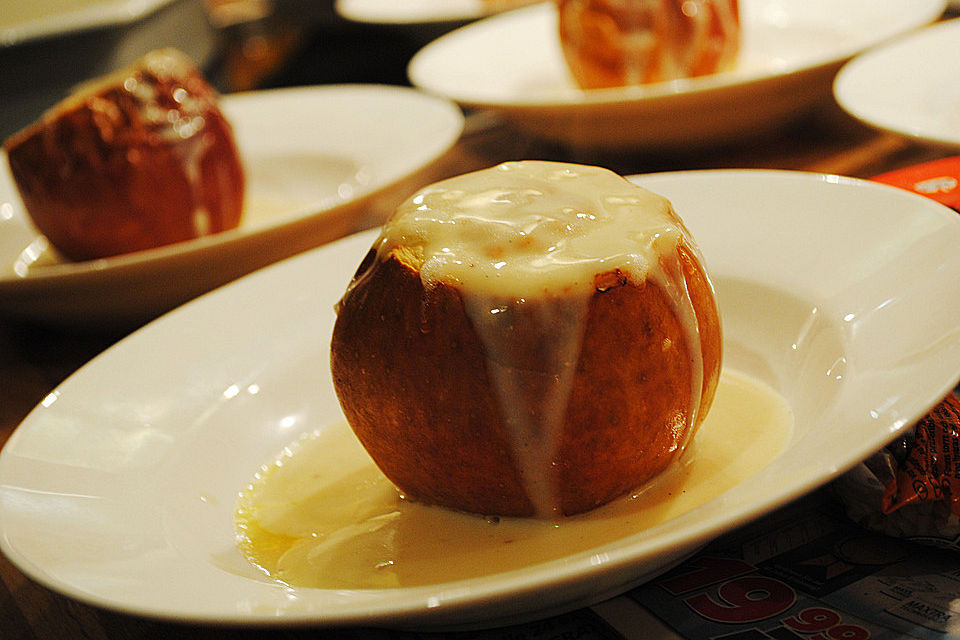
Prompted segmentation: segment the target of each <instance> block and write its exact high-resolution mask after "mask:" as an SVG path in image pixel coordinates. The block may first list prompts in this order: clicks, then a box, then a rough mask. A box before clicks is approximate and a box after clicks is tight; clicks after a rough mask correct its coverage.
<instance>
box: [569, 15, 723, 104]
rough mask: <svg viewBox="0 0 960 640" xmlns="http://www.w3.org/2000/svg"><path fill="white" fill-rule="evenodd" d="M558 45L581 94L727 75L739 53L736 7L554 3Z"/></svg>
mask: <svg viewBox="0 0 960 640" xmlns="http://www.w3.org/2000/svg"><path fill="white" fill-rule="evenodd" d="M556 1H557V7H558V12H559V17H558V22H559V35H560V44H561V47H562V49H563V54H564V57H565V58H566V61H567V65H568V67H569V68H570V72H571V74H572V75H573V77H574V79H575V80H576V81H577V84H579V85H580V87H581V88H583V89H599V88H605V87H621V86H631V85H641V84H648V83H651V82H663V81H667V80H677V79H680V78H690V77H694V76H702V75H707V74H710V73H716V72H718V71H725V70H728V69H730V68H731V67H732V66H733V64H734V62H735V61H736V58H737V53H738V51H739V49H740V13H739V4H738V1H737V0H556Z"/></svg>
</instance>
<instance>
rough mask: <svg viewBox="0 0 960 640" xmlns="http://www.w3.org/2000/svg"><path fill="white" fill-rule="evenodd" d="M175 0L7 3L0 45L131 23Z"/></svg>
mask: <svg viewBox="0 0 960 640" xmlns="http://www.w3.org/2000/svg"><path fill="white" fill-rule="evenodd" d="M171 2H174V0H31V1H30V2H6V3H4V7H3V12H2V13H0V46H8V45H11V44H19V43H22V42H26V41H29V40H34V39H38V38H48V37H51V36H59V35H64V34H68V33H75V32H77V31H85V30H88V29H97V28H104V27H115V26H120V25H128V24H131V23H134V22H137V21H139V20H140V19H142V18H143V17H144V16H147V15H149V14H151V13H153V12H154V11H157V10H159V9H160V8H162V7H164V6H165V5H168V4H170V3H171Z"/></svg>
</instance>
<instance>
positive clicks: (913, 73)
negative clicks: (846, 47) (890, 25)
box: [834, 19, 960, 148]
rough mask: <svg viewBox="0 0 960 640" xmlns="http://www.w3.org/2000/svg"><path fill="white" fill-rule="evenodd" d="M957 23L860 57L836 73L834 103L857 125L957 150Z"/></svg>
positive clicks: (938, 26) (959, 23)
mask: <svg viewBox="0 0 960 640" xmlns="http://www.w3.org/2000/svg"><path fill="white" fill-rule="evenodd" d="M958 60H960V19H954V20H948V21H945V22H941V23H938V24H936V25H933V26H930V27H927V28H926V29H922V30H920V31H918V32H916V33H912V34H910V35H907V36H905V37H903V38H900V39H898V40H896V41H894V42H891V43H888V44H886V45H884V46H882V47H878V48H876V49H873V50H871V51H868V52H867V53H864V54H862V55H860V56H858V57H857V58H855V59H854V60H852V61H850V62H849V63H848V64H847V65H845V66H844V67H843V69H841V70H840V73H838V74H837V79H836V82H835V83H834V94H835V95H836V98H837V102H838V103H839V104H840V106H841V107H843V108H844V109H845V110H846V111H847V112H848V113H850V114H851V115H852V116H854V117H856V118H859V119H860V120H861V121H863V122H865V123H867V124H869V125H871V126H874V127H877V128H879V129H884V130H886V131H892V132H894V133H897V134H900V135H903V136H906V137H908V138H912V139H914V140H916V141H917V142H927V143H933V144H938V145H944V146H949V147H957V148H960V74H958V73H957V69H958V65H957V61H958Z"/></svg>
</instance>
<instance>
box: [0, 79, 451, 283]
mask: <svg viewBox="0 0 960 640" xmlns="http://www.w3.org/2000/svg"><path fill="white" fill-rule="evenodd" d="M324 98H328V99H329V100H331V101H332V100H345V101H347V102H351V101H353V100H358V99H359V100H377V101H378V102H382V103H384V104H385V105H391V104H392V105H393V106H394V107H395V109H394V118H395V120H396V125H397V127H398V128H399V127H403V126H404V124H405V123H409V122H410V120H409V118H410V117H411V116H410V113H409V110H410V109H415V110H416V112H415V114H414V115H415V116H416V117H417V118H421V119H426V118H429V120H430V122H431V123H432V125H433V126H432V127H431V130H430V131H429V132H425V133H424V135H423V136H422V137H421V138H420V139H419V140H418V141H417V143H416V144H415V145H407V146H405V147H404V148H402V149H396V150H394V151H392V152H391V153H390V154H389V157H387V156H386V155H384V156H383V157H377V156H376V155H373V154H370V155H369V156H367V157H362V156H361V155H360V154H359V152H356V154H355V159H356V160H357V161H358V162H361V163H363V164H366V165H370V166H372V167H373V168H374V171H373V174H374V175H373V179H372V180H371V181H370V182H369V183H367V184H365V185H362V186H358V188H356V189H355V190H354V191H353V192H352V193H351V194H350V195H349V196H348V197H340V196H337V195H334V194H331V195H330V197H328V198H327V199H326V200H325V201H322V202H318V203H316V205H314V206H310V207H307V208H305V209H301V210H299V211H295V212H292V213H289V214H286V215H278V216H276V217H274V218H272V219H271V220H269V221H264V222H263V223H258V224H257V225H255V226H248V225H245V224H244V223H243V222H241V224H240V226H239V227H237V228H235V229H230V230H228V231H223V232H221V233H216V234H213V235H209V236H204V237H201V238H196V239H194V240H188V241H185V242H180V243H176V244H172V245H167V246H163V247H157V248H155V249H148V250H145V251H138V252H135V253H128V254H123V255H119V256H112V257H109V258H100V259H96V260H87V261H83V262H62V263H56V264H51V265H45V266H43V267H40V268H33V269H30V270H29V271H28V272H27V274H26V275H25V276H18V275H14V274H8V273H3V274H0V294H2V292H3V290H4V289H5V288H8V287H9V288H16V287H18V286H21V285H23V284H31V285H33V284H42V283H43V282H68V281H70V280H74V279H78V278H80V277H85V276H89V275H91V274H107V273H109V272H111V271H114V270H120V269H129V268H138V269H149V268H151V266H152V265H153V264H156V263H162V262H164V261H167V260H171V259H179V258H181V257H183V256H184V255H187V254H191V253H196V252H200V251H206V250H208V249H209V248H211V247H217V246H223V245H227V244H237V243H243V242H247V241H249V240H251V239H253V238H255V237H256V236H258V235H261V234H266V233H268V232H270V231H271V230H273V229H277V228H280V227H284V226H287V225H290V224H293V223H296V222H298V221H300V220H303V219H304V218H308V217H313V216H323V215H324V214H325V213H326V212H328V211H331V210H333V209H336V208H339V207H342V206H345V205H349V204H351V203H353V202H355V201H358V200H361V199H363V198H367V197H370V196H371V195H373V194H375V193H378V192H381V191H383V190H385V189H387V188H389V187H390V186H392V185H393V184H395V183H397V182H399V181H400V180H402V179H403V178H405V177H407V176H409V175H412V174H413V173H415V172H416V171H417V170H419V169H422V168H423V167H425V166H427V165H428V164H429V163H430V162H431V161H433V160H435V159H436V158H438V157H439V156H440V155H442V154H443V153H444V152H445V151H447V150H448V149H450V148H451V147H452V146H453V145H454V144H455V143H456V141H457V139H458V138H459V137H460V134H461V132H462V131H463V124H464V120H463V115H462V113H461V112H460V110H459V108H458V107H456V105H454V104H453V103H451V102H449V101H447V100H445V99H443V98H438V97H434V96H429V95H426V94H424V93H423V92H420V91H416V90H414V89H409V88H406V87H399V86H388V85H349V84H348V85H327V86H319V87H297V88H289V89H272V90H267V91H255V92H249V93H237V94H230V95H226V96H223V97H222V98H221V108H222V110H223V111H224V113H225V114H226V115H227V117H228V119H229V120H230V121H231V124H232V125H233V128H234V130H235V132H236V133H237V137H238V139H240V138H242V137H243V136H247V135H251V133H252V132H251V131H248V129H249V128H250V127H251V125H254V124H255V123H256V120H257V118H260V117H263V111H262V110H263V109H264V107H266V108H267V109H270V108H274V109H276V108H277V107H279V106H280V104H282V103H288V104H289V103H292V104H296V103H305V102H307V101H313V100H323V99H324ZM326 115H327V117H330V118H332V117H336V115H337V114H334V113H327V114H326ZM348 117H349V119H350V120H353V118H354V117H355V116H353V115H350V116H348ZM251 121H252V122H251ZM294 124H295V123H291V126H293V125H294ZM342 124H344V123H343V122H334V123H332V124H331V125H330V126H338V125H342ZM357 135H363V133H362V131H358V133H357ZM389 147H390V145H389V144H383V145H382V148H384V149H388V148H389ZM314 151H316V152H318V153H319V152H323V151H325V148H324V143H323V141H322V140H319V141H317V142H316V146H315V148H314ZM337 151H340V152H345V151H346V150H344V149H338V150H337ZM243 153H244V150H243V149H242V148H241V155H243ZM0 170H3V171H5V172H7V173H9V166H8V165H7V162H6V154H4V153H2V152H0ZM11 184H12V183H11ZM5 200H6V201H7V202H10V203H11V204H13V206H15V207H17V208H18V211H17V216H18V217H19V218H20V219H24V220H25V219H26V214H25V213H23V211H22V207H23V205H22V203H21V202H20V198H19V195H17V194H16V193H5V192H0V203H3V202H4V201H5ZM0 213H2V212H0ZM0 221H2V219H0ZM6 224H10V222H7V223H6ZM24 247H26V245H24Z"/></svg>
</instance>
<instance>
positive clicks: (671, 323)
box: [331, 243, 722, 516]
mask: <svg viewBox="0 0 960 640" xmlns="http://www.w3.org/2000/svg"><path fill="white" fill-rule="evenodd" d="M677 254H678V255H677V256H676V257H677V260H678V262H677V264H679V265H680V267H681V271H682V273H683V277H684V280H685V283H686V287H687V289H688V292H689V296H690V299H691V301H692V303H693V308H694V310H695V314H696V318H697V323H698V326H699V345H691V344H688V340H687V338H685V335H684V330H683V326H682V323H681V321H680V319H679V318H677V317H676V315H675V312H674V311H673V307H672V304H671V302H670V299H669V297H668V296H667V294H666V293H665V292H664V291H663V290H662V289H661V287H660V286H659V285H657V284H655V283H654V282H652V281H645V282H640V283H635V282H630V281H629V279H628V278H627V277H626V276H624V275H623V274H621V273H620V272H619V271H615V272H610V273H604V274H598V275H597V276H596V277H595V280H594V283H595V290H594V292H593V294H592V296H591V297H590V299H589V303H588V310H587V313H586V317H585V320H584V322H585V323H586V324H585V327H584V333H583V339H582V345H581V349H580V354H579V358H578V359H577V362H576V365H575V367H576V368H575V373H574V375H573V379H572V384H571V386H570V389H569V392H568V393H565V394H564V396H565V398H566V399H565V401H564V402H565V404H566V406H565V412H564V418H563V420H562V427H561V429H560V432H559V438H560V440H559V443H558V446H557V447H556V449H555V451H556V452H557V453H556V457H555V459H554V460H552V461H551V464H550V467H551V470H550V471H549V473H550V474H551V481H552V483H553V489H554V491H555V494H556V496H557V499H558V501H559V504H558V508H557V511H556V513H555V514H554V515H573V514H577V513H581V512H584V511H587V510H590V509H593V508H595V507H597V506H599V505H601V504H604V503H606V502H608V501H610V500H612V499H614V498H616V497H618V496H621V495H623V494H625V493H627V492H629V491H631V490H633V489H636V488H638V487H639V486H641V485H642V484H643V483H644V482H646V481H648V480H650V479H651V478H653V477H654V476H655V475H657V474H658V473H660V472H661V471H663V470H664V469H665V468H666V467H667V466H668V465H669V464H670V463H671V462H672V461H673V460H675V458H676V457H677V455H678V454H679V452H680V451H681V450H682V448H683V445H684V443H685V442H686V440H687V438H688V436H689V435H690V434H691V433H692V431H693V430H695V429H696V427H697V426H699V423H700V422H701V421H702V420H703V418H704V416H705V415H706V413H707V410H708V408H709V406H710V404H711V402H712V399H713V396H714V392H715V390H716V386H717V382H718V379H719V375H720V366H721V358H722V353H721V350H722V339H721V327H720V319H719V315H718V311H717V306H716V301H715V298H714V294H713V289H712V286H711V284H710V282H709V280H708V278H707V276H706V274H705V272H704V270H703V267H702V266H701V264H700V262H699V260H698V259H697V257H696V254H695V253H694V252H693V251H691V250H690V249H689V248H688V247H687V246H686V245H684V244H682V243H681V244H680V245H678V248H677ZM557 304H561V305H562V304H563V301H557V300H555V299H544V300H539V301H538V300H536V299H526V300H524V301H523V303H522V304H519V303H518V304H515V305H513V306H509V305H508V312H507V313H503V314H500V315H501V316H503V318H504V320H503V326H502V331H501V334H500V335H501V336H502V340H501V341H498V343H497V344H498V347H497V352H491V350H490V349H489V348H488V347H487V346H485V345H484V342H483V340H481V339H480V337H478V334H477V332H476V331H475V329H474V326H473V325H472V323H471V320H470V318H469V315H468V313H467V311H466V310H465V307H464V302H463V298H462V296H461V294H460V292H459V291H458V289H457V288H456V287H455V286H451V285H445V284H442V283H441V284H437V285H432V286H430V287H429V288H425V287H424V285H423V284H422V282H421V278H420V275H419V273H418V272H417V269H416V267H415V266H412V265H411V263H410V261H409V260H406V259H405V256H404V255H402V253H397V252H393V253H391V254H390V255H388V256H384V257H378V256H377V254H376V253H375V252H374V251H371V252H370V254H368V255H367V257H366V258H365V260H364V261H363V263H362V264H361V265H360V268H359V269H358V271H357V274H356V276H355V278H354V281H353V282H352V283H351V285H350V287H349V289H348V291H347V294H346V295H345V296H344V298H343V300H342V301H341V303H340V304H339V306H338V316H337V320H336V324H335V327H334V332H333V337H332V342H331V366H332V372H333V379H334V385H335V388H336V391H337V394H338V397H339V399H340V402H341V405H342V407H343V410H344V413H345V415H346V418H347V420H348V422H349V423H350V425H351V426H352V427H353V429H354V431H355V432H356V434H357V437H358V438H359V439H360V441H361V443H362V444H363V445H364V447H365V448H366V449H367V451H368V452H369V453H370V455H371V457H372V458H373V459H374V461H375V462H376V463H377V464H378V466H379V467H380V468H381V469H382V470H383V472H384V473H385V474H386V476H387V477H388V478H390V480H392V481H393V482H394V484H396V485H397V487H398V488H399V489H400V490H401V492H403V493H404V494H405V495H406V496H407V497H409V498H411V499H414V500H418V501H421V502H424V503H428V504H437V505H442V506H446V507H450V508H454V509H459V510H463V511H468V512H474V513H479V514H486V515H504V516H532V515H543V514H541V513H536V510H535V507H534V504H533V503H532V501H531V499H530V498H529V497H528V495H527V493H526V490H525V486H526V485H525V483H524V480H523V478H522V477H521V471H520V469H519V468H518V464H517V460H516V456H515V451H514V447H515V442H514V441H513V439H512V436H511V435H510V431H509V430H508V429H507V428H506V426H505V422H504V420H505V418H504V410H503V409H504V408H503V406H502V403H501V402H500V400H499V399H498V393H497V392H496V390H495V389H494V385H493V383H492V380H491V364H496V365H497V366H506V367H508V368H511V369H513V370H514V371H517V372H519V373H520V375H519V376H518V379H519V380H521V381H522V382H521V383H519V384H518V385H517V386H516V389H515V393H516V394H517V397H518V398H519V402H521V404H522V406H524V407H526V408H527V410H529V411H530V412H532V413H537V412H541V413H542V412H544V411H548V410H550V407H548V406H545V405H546V404H547V403H548V402H550V401H549V400H548V399H549V398H551V397H556V394H555V393H553V392H554V391H555V388H554V387H555V385H556V384H557V383H558V381H557V376H556V375H555V374H553V373H551V371H550V369H551V366H550V365H549V364H548V363H549V362H550V361H551V359H552V358H553V357H554V355H553V354H551V353H549V350H550V348H551V347H550V344H551V342H550V340H548V339H546V338H545V336H544V331H543V326H542V324H541V322H540V319H542V317H543V316H542V311H543V309H542V308H538V305H557ZM692 348H699V349H700V351H701V353H700V356H701V359H702V363H703V376H702V384H701V393H700V403H699V405H700V406H699V407H698V409H697V411H696V416H695V417H694V416H691V415H690V414H691V407H690V399H691V392H690V390H691V389H692V388H693V385H694V382H693V380H694V378H693V377H692V376H695V375H697V374H696V373H695V371H694V366H693V365H692V363H693V362H694V361H696V360H698V359H697V358H696V357H694V355H692V354H691V351H690V350H691V349H692Z"/></svg>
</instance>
